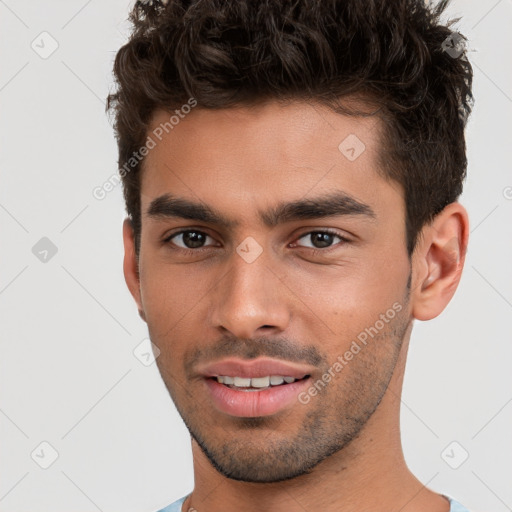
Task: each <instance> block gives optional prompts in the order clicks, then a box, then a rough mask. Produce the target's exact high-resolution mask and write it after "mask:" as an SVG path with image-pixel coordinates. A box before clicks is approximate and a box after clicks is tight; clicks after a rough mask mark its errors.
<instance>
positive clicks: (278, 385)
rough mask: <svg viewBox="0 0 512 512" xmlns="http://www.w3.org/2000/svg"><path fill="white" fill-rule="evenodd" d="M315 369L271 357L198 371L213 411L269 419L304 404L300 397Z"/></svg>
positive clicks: (229, 362) (216, 364) (226, 361)
mask: <svg viewBox="0 0 512 512" xmlns="http://www.w3.org/2000/svg"><path fill="white" fill-rule="evenodd" d="M316 370H317V369H316V368H315V367H314V366H310V365H304V364H297V363H292V362H290V361H284V360H279V359H273V358H268V357H259V358H257V359H253V360H247V359H240V358H229V359H224V360H221V361H216V362H213V363H209V364H206V365H204V366H201V367H199V368H198V369H197V371H198V373H199V375H200V376H201V377H203V382H204V383H205V385H206V396H207V397H208V398H209V399H210V400H211V403H212V405H213V407H214V409H216V410H217V412H221V413H224V414H227V415H229V416H236V417H241V418H254V417H258V416H270V415H273V414H277V413H279V412H281V411H283V410H285V409H290V408H292V407H294V406H295V407H297V406H298V405H301V404H300V402H299V400H298V397H299V394H300V393H301V392H302V391H304V390H305V389H306V388H307V386H308V385H310V382H311V375H312V374H313V372H315V371H316ZM301 407H302V405H301Z"/></svg>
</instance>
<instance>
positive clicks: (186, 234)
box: [166, 230, 213, 249]
mask: <svg viewBox="0 0 512 512" xmlns="http://www.w3.org/2000/svg"><path fill="white" fill-rule="evenodd" d="M208 239H209V240H210V241H213V238H212V237H211V236H208V235H207V234H206V233H203V232H202V231H194V230H188V231H180V232H179V233H175V234H173V235H172V236H170V237H168V238H167V239H166V241H167V242H170V241H172V243H173V244H174V245H177V246H178V247H180V248H182V249H200V248H201V247H204V246H205V245H206V241H207V240H208ZM208 245H212V244H208Z"/></svg>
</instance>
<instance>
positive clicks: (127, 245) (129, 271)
mask: <svg viewBox="0 0 512 512" xmlns="http://www.w3.org/2000/svg"><path fill="white" fill-rule="evenodd" d="M123 244H124V262H123V272H124V279H125V281H126V284H127V286H128V289H129V290H130V293H131V294H132V297H133V298H134V300H135V302H136V304H137V308H138V310H139V315H140V317H141V318H142V319H143V320H144V321H146V317H145V314H144V308H143V306H142V300H141V293H140V279H139V269H138V262H137V258H136V255H135V240H134V232H133V226H132V222H131V220H130V219H129V218H126V219H125V220H124V222H123Z"/></svg>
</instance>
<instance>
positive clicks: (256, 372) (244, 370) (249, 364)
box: [198, 358, 313, 379]
mask: <svg viewBox="0 0 512 512" xmlns="http://www.w3.org/2000/svg"><path fill="white" fill-rule="evenodd" d="M198 371H199V373H201V375H203V376H204V377H217V376H219V375H227V376H231V377H245V378H252V377H266V376H267V375H269V376H272V375H279V376H282V377H293V378H295V379H302V378H303V377H305V376H306V375H309V374H311V372H312V371H313V368H312V367H311V366H307V365H299V364H295V363H290V362H286V361H279V360H277V359H269V358H258V359H254V360H251V361H247V360H244V359H234V358H232V359H223V360H221V361H217V362H215V363H209V364H206V365H203V366H201V367H200V368H199V370H198Z"/></svg>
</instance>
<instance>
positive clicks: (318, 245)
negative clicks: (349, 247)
mask: <svg viewBox="0 0 512 512" xmlns="http://www.w3.org/2000/svg"><path fill="white" fill-rule="evenodd" d="M336 239H338V240H339V241H342V242H349V241H350V240H348V239H347V238H345V237H343V236H341V235H338V234H337V233H335V232H332V231H329V230H324V231H310V232H309V233H306V234H304V235H302V236H301V237H300V238H298V239H297V243H294V244H292V246H297V245H298V246H300V247H310V248H312V249H325V248H329V247H331V246H332V245H335V243H334V242H335V241H336ZM299 240H305V241H306V243H305V244H301V243H298V241H299ZM308 241H309V243H307V242H308Z"/></svg>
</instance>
